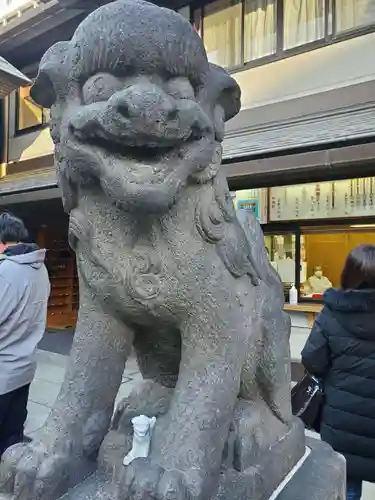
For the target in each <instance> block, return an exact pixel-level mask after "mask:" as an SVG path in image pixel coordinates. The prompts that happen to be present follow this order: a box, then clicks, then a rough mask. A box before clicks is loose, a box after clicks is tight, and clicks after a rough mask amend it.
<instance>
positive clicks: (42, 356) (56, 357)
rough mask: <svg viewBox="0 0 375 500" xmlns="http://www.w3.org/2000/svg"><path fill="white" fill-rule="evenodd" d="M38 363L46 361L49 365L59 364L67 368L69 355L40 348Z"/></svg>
mask: <svg viewBox="0 0 375 500" xmlns="http://www.w3.org/2000/svg"><path fill="white" fill-rule="evenodd" d="M36 359H37V363H38V364H39V363H46V364H47V365H52V366H56V367H57V366H59V367H61V368H66V365H67V363H68V356H62V355H61V354H56V353H54V352H47V351H41V350H38V351H37V353H36Z"/></svg>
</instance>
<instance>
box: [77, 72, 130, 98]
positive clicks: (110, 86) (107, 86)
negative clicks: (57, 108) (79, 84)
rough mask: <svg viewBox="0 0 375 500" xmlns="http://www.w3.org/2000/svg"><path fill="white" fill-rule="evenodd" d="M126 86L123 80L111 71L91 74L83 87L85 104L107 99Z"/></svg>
mask: <svg viewBox="0 0 375 500" xmlns="http://www.w3.org/2000/svg"><path fill="white" fill-rule="evenodd" d="M123 87H124V84H123V82H122V81H121V80H120V79H119V78H116V77H115V76H113V75H111V74H109V73H98V74H97V75H94V76H91V77H90V78H89V79H88V80H87V81H86V83H85V84H84V86H83V88H82V97H83V102H84V104H92V103H94V102H100V101H106V100H108V99H109V98H110V97H111V96H112V95H113V94H114V93H115V92H118V91H119V90H121V89H122V88H123Z"/></svg>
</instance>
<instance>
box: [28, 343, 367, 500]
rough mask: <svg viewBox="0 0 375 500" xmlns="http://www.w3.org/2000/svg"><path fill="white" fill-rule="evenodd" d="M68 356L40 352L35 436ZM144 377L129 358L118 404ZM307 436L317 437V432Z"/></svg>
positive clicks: (32, 409) (33, 406)
mask: <svg viewBox="0 0 375 500" xmlns="http://www.w3.org/2000/svg"><path fill="white" fill-rule="evenodd" d="M67 359H68V358H67V356H63V355H61V354H56V353H52V352H47V351H38V368H37V371H36V376H35V379H34V381H33V383H32V385H31V388H30V398H29V404H28V411H29V414H28V419H27V423H26V434H27V435H28V436H30V437H34V436H35V434H36V433H37V431H38V430H39V429H40V428H41V427H42V426H43V424H44V422H45V421H46V418H47V417H48V415H49V412H50V411H51V407H52V406H53V403H54V402H55V400H56V398H57V396H58V393H59V390H60V386H61V383H62V381H63V378H64V373H65V367H66V362H67ZM141 379H142V376H141V374H140V373H139V371H138V367H137V363H136V361H135V359H133V358H131V359H129V360H128V363H127V366H126V369H125V371H124V375H123V379H122V384H121V387H120V390H119V393H118V396H117V401H116V403H117V402H118V401H119V400H121V399H122V398H124V397H126V396H127V395H128V394H129V393H130V392H131V390H132V388H133V387H134V386H135V385H136V384H137V383H138V382H139V381H140V380H141ZM308 435H310V436H312V437H315V438H318V439H319V436H318V435H316V434H312V433H308ZM374 499H375V485H372V484H371V485H370V484H365V485H364V491H363V496H362V500H374Z"/></svg>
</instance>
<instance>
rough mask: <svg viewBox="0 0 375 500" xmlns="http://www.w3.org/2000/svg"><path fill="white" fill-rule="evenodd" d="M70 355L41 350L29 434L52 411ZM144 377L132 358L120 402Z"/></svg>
mask: <svg viewBox="0 0 375 500" xmlns="http://www.w3.org/2000/svg"><path fill="white" fill-rule="evenodd" d="M67 359H68V358H67V356H63V355H61V354H56V353H53V352H47V351H42V350H40V351H38V367H37V371H36V375H35V379H34V381H33V383H32V384H31V388H30V397H29V404H28V413H29V414H28V418H27V423H26V430H25V431H26V434H27V435H28V436H30V437H33V435H34V434H35V433H36V432H37V431H38V430H39V429H40V428H41V427H42V426H43V424H44V422H45V421H46V418H47V417H48V415H49V412H50V410H51V407H52V406H53V404H54V402H55V400H56V398H57V396H58V394H59V391H60V386H61V383H62V381H63V379H64V374H65V367H66V362H67ZM141 379H142V377H141V374H140V373H139V371H138V367H137V363H136V361H135V360H134V359H130V360H129V361H128V363H127V367H126V369H125V371H124V376H123V379H122V384H121V387H120V390H119V393H118V396H117V402H118V401H119V400H121V399H122V398H124V397H126V396H127V395H128V394H129V393H130V391H131V390H132V388H133V387H134V385H135V384H136V383H137V382H138V381H140V380H141Z"/></svg>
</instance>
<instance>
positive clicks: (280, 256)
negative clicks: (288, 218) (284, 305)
mask: <svg viewBox="0 0 375 500" xmlns="http://www.w3.org/2000/svg"><path fill="white" fill-rule="evenodd" d="M264 241H265V245H266V249H267V253H268V256H269V259H270V262H271V264H272V266H273V267H274V268H275V269H276V271H277V272H278V273H279V275H280V278H281V281H282V282H283V284H284V295H285V300H286V301H287V300H289V290H290V287H291V285H292V284H294V283H295V281H296V235H295V234H293V233H285V234H272V235H271V234H268V235H267V234H266V235H265V237H264Z"/></svg>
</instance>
